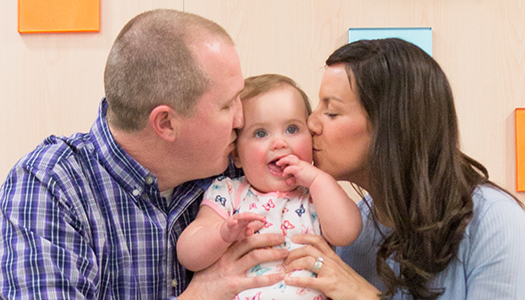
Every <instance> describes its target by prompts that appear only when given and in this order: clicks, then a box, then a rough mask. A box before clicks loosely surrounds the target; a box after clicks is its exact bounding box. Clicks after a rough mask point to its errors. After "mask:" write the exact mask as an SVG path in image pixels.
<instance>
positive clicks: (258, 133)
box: [253, 130, 266, 138]
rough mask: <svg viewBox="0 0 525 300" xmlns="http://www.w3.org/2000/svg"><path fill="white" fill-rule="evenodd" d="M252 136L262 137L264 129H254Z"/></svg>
mask: <svg viewBox="0 0 525 300" xmlns="http://www.w3.org/2000/svg"><path fill="white" fill-rule="evenodd" d="M253 136H254V137H256V138H263V137H265V136H266V131H264V130H256V131H255V132H254V133H253Z"/></svg>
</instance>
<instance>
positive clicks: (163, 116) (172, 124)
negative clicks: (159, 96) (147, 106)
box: [149, 105, 182, 142]
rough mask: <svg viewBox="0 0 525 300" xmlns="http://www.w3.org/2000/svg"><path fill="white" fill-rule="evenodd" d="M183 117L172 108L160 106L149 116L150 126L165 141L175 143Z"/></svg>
mask: <svg viewBox="0 0 525 300" xmlns="http://www.w3.org/2000/svg"><path fill="white" fill-rule="evenodd" d="M181 120H182V117H181V116H180V115H179V114H178V113H177V112H176V111H175V110H173V109H172V108H171V107H169V106H167V105H159V106H157V107H155V108H154V109H153V110H152V111H151V113H150V114H149V124H150V126H151V128H152V129H153V131H155V133H156V134H157V135H158V136H159V137H160V138H161V139H163V140H166V141H169V142H173V141H175V139H176V138H177V135H178V132H179V129H180V122H181Z"/></svg>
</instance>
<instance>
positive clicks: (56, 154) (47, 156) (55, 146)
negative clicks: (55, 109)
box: [12, 133, 94, 173]
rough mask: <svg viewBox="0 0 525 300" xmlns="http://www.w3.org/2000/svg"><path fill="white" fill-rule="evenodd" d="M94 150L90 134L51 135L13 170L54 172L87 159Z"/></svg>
mask: <svg viewBox="0 0 525 300" xmlns="http://www.w3.org/2000/svg"><path fill="white" fill-rule="evenodd" d="M93 150H94V147H93V144H92V143H91V142H90V141H89V135H88V134H84V133H75V134H73V135H72V136H70V137H64V136H56V135H51V136H49V137H47V138H46V139H45V140H44V141H43V142H42V143H41V144H40V145H38V146H37V147H36V148H35V149H34V150H33V151H31V152H29V153H28V154H26V155H25V156H23V157H22V158H21V159H20V160H19V161H18V162H17V164H16V165H15V167H14V168H13V170H12V171H16V170H17V169H24V170H26V171H28V172H31V173H35V172H46V173H49V172H53V170H56V169H63V168H71V167H73V168H74V165H77V164H79V163H80V161H82V160H86V159H87V158H88V157H89V154H90V153H92V152H93Z"/></svg>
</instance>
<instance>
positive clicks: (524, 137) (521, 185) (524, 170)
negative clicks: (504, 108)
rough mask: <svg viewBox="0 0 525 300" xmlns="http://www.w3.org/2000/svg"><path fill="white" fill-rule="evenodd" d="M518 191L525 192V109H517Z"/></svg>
mask: <svg viewBox="0 0 525 300" xmlns="http://www.w3.org/2000/svg"><path fill="white" fill-rule="evenodd" d="M515 119H516V190H517V191H518V192H525V108H516V110H515Z"/></svg>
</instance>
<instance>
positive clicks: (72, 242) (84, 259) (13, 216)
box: [0, 168, 98, 299]
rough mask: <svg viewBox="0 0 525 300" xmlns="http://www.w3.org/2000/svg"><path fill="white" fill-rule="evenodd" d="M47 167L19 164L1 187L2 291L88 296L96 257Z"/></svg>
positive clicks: (20, 294)
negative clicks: (28, 167)
mask: <svg viewBox="0 0 525 300" xmlns="http://www.w3.org/2000/svg"><path fill="white" fill-rule="evenodd" d="M62 196H63V194H62V187H61V186H59V184H58V183H57V182H56V181H54V180H53V178H52V176H51V175H50V174H49V173H48V172H42V171H36V170H26V169H24V168H18V169H16V170H14V171H13V172H11V173H10V175H9V177H8V178H7V180H6V182H5V183H4V185H3V186H2V189H1V190H0V207H1V216H0V236H2V238H1V239H0V294H1V295H3V296H4V297H6V298H9V299H13V298H17V299H30V298H32V297H33V296H32V295H37V294H38V295H40V296H41V297H42V298H43V299H58V298H69V299H74V298H92V297H93V296H94V294H95V292H96V283H95V282H96V278H97V276H98V272H97V265H96V257H95V255H94V253H93V251H92V250H91V248H90V247H89V245H88V243H87V241H86V240H85V239H84V237H83V236H82V235H81V234H80V233H79V232H80V231H81V230H82V229H81V227H80V226H81V225H80V222H79V221H78V220H76V219H74V218H73V217H72V214H71V210H72V209H73V208H72V207H68V206H67V202H65V201H62V200H64V199H61V197H62Z"/></svg>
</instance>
